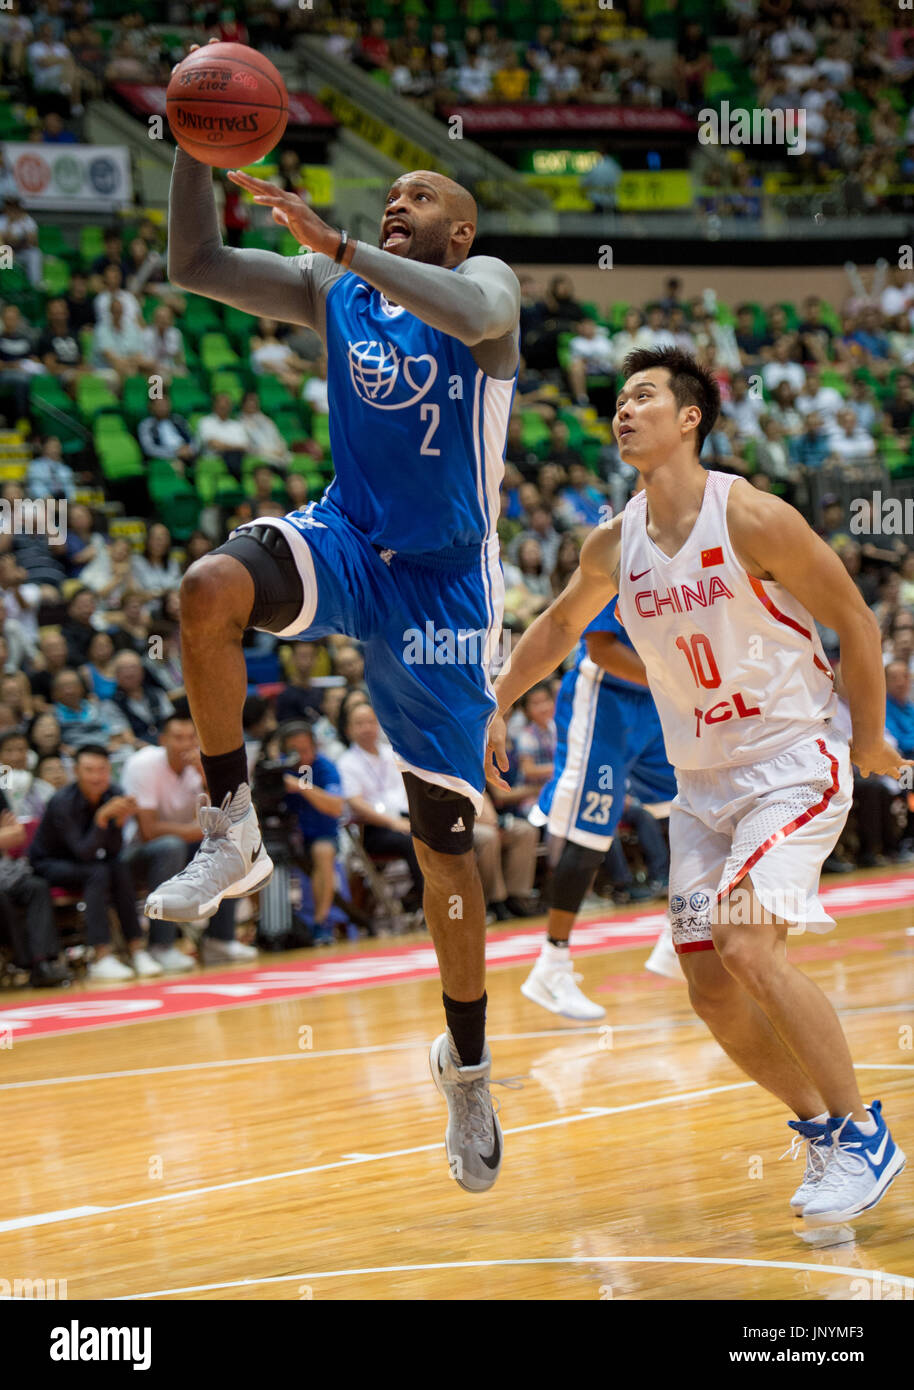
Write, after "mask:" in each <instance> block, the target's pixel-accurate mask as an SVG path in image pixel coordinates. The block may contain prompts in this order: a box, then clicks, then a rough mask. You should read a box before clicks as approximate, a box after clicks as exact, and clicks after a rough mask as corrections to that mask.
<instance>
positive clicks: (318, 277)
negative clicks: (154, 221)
mask: <svg viewBox="0 0 914 1390" xmlns="http://www.w3.org/2000/svg"><path fill="white" fill-rule="evenodd" d="M168 218H169V220H168V277H169V280H170V281H171V282H172V284H174V285H176V286H178V287H179V288H181V289H186V290H191V291H193V292H195V293H198V294H203V295H206V296H208V297H209V298H210V299H217V300H219V301H220V302H221V303H223V304H231V305H233V306H234V307H235V308H236V309H243V310H245V311H246V312H247V313H249V314H255V315H263V316H265V317H268V318H275V319H279V320H281V321H282V322H284V323H304V324H307V325H308V326H309V327H311V328H315V329H317V331H318V332H319V333H320V334H321V336H322V337H326V332H325V328H326V315H325V310H324V301H325V297H326V293H327V290H329V288H330V286H331V285H332V284H333V283H334V281H335V280H336V279H337V278H338V277H339V276H341V275H344V274H346V273H347V272H346V271H345V270H343V269H342V267H341V266H337V265H335V264H334V262H333V261H332V260H331V259H330V257H328V256H324V255H321V254H317V253H315V254H309V255H306V256H295V257H291V256H279V255H277V254H276V253H275V252H273V251H254V250H239V249H237V248H235V247H232V246H224V245H223V244H222V237H221V234H220V231H219V219H218V215H217V212H216V200H215V198H214V196H213V188H212V175H211V173H210V170H209V168H208V166H207V165H205V164H200V163H198V161H197V160H195V159H192V158H191V157H190V155H187V154H185V153H184V151H183V150H180V149H179V150H178V151H177V153H176V155H175V164H174V170H173V172H172V179H171V193H170V197H169V212H168ZM350 268H351V270H352V272H353V273H354V274H357V275H358V276H360V278H361V279H363V280H366V281H367V282H368V283H369V284H370V285H373V286H374V287H375V288H376V289H379V290H381V291H382V292H383V293H384V294H385V295H386V296H387V297H388V298H389V299H390V300H391V302H392V303H395V304H401V305H402V306H403V308H404V309H406V310H408V311H409V312H410V313H412V314H415V315H416V317H417V318H419V319H421V320H422V321H423V323H427V324H428V325H429V326H430V327H431V328H437V329H438V330H440V331H441V332H442V333H448V334H450V335H451V336H452V337H455V338H458V339H459V340H460V341H461V342H463V343H466V344H467V345H468V346H474V345H478V346H479V348H480V349H482V350H481V351H480V352H479V353H478V354H476V353H474V356H478V357H479V359H480V365H481V366H483V368H484V370H486V371H490V372H492V374H493V375H496V376H511V375H513V372H514V369H515V367H516V365H517V334H518V317H519V313H520V286H519V284H518V281H517V276H516V275H515V274H514V272H513V271H512V270H511V269H510V267H509V266H507V265H506V264H505V263H504V261H499V260H496V259H494V258H493V257H491V256H474V257H473V258H472V259H471V260H469V261H465V262H464V263H463V264H462V265H461V266H459V267H458V268H457V270H456V271H452V270H446V269H445V268H444V267H442V266H434V265H424V264H422V263H421V262H419V261H409V260H404V259H402V258H401V257H399V256H393V255H391V254H390V252H388V251H382V250H380V249H379V248H378V247H373V246H366V245H365V243H364V242H359V243H358V245H357V246H356V250H355V254H354V256H353V259H352V264H351V267H350Z"/></svg>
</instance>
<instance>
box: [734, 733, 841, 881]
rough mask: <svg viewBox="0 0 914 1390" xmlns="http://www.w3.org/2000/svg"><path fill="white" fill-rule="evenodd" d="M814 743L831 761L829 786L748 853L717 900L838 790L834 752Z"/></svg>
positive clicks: (819, 740) (812, 815) (817, 813)
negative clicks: (811, 804) (808, 806)
mask: <svg viewBox="0 0 914 1390" xmlns="http://www.w3.org/2000/svg"><path fill="white" fill-rule="evenodd" d="M816 745H817V746H818V748H819V749H820V751H821V752H822V753H824V754H825V756H826V758H828V760H829V762H830V763H831V786H830V787H829V788H828V789H827V790H826V792H825V795H824V796H823V798H822V800H821V801H819V802H817V803H816V805H815V806H812V807H810V809H809V810H808V811H804V812H803V813H802V815H799V816H797V817H796V819H795V820H792V821H791V822H790V824H789V825H785V826H784V828H783V829H782V830H776V831H775V832H774V834H773V835H769V836H768V839H767V840H766V841H765V842H764V844H761V845H759V847H758V849H757V850H755V851H754V853H752V854H750V856H749V858H748V859H747V860H746V862H745V864H744V865H743V867H742V868H741V869H740V871H739V873H737V874H736V875H735V877H734V878H732V879H731V880H730V882H729V883H728V884H727V886H726V887H725V888H722V889H721V890H720V892H719V893H718V895H717V901H718V902H720V900H721V898H723V897H724V896H725V895H726V894H727V893H729V892H730V890H731V889H732V888H733V887H734V885H735V884H737V883H739V881H740V879H741V878H742V877H743V875H744V874H747V873H748V872H749V870H750V869H751V868H752V866H753V865H754V864H757V863H758V861H759V860H760V859H761V857H762V855H763V854H765V853H766V852H767V851H768V850H769V849H771V847H772V845H777V844H780V842H781V840H784V839H786V838H787V836H788V835H792V834H793V832H794V831H795V830H798V829H799V828H800V826H801V825H806V824H807V823H808V822H809V821H811V820H812V819H813V817H814V816H818V815H820V814H821V812H822V811H824V810H825V808H826V806H827V805H828V803H829V802H830V801H831V799H832V797H833V796H834V794H835V792H836V791H837V790H838V759H837V758H836V757H835V756H834V754H832V753H829V751H828V749H827V748H826V747H825V742H824V740H823V739H821V738H817V739H816Z"/></svg>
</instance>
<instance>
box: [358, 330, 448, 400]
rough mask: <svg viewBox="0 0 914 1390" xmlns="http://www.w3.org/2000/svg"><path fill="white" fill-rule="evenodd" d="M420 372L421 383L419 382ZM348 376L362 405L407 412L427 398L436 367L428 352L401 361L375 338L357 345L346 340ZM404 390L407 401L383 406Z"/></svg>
mask: <svg viewBox="0 0 914 1390" xmlns="http://www.w3.org/2000/svg"><path fill="white" fill-rule="evenodd" d="M414 369H415V370H416V375H418V376H419V377H420V380H419V381H418V382H417V381H416V379H415V377H414V375H413V372H414ZM423 370H424V373H425V380H424V381H423V380H421V374H422V372H423ZM349 375H350V377H351V379H352V385H353V387H354V388H355V392H356V395H357V396H358V397H359V400H361V401H364V402H365V404H366V405H373V406H374V407H375V409H376V410H407V409H408V408H409V406H411V405H415V404H416V403H417V402H418V401H421V400H422V398H423V396H427V395H428V393H429V391H430V390H431V389H432V387H433V386H434V384H435V379H436V378H437V376H438V363H437V362H436V361H435V359H434V357H432V355H431V353H428V352H424V353H422V355H421V356H420V357H401V356H400V354H399V352H398V351H397V349H396V348H395V347H394V345H393V343H391V342H383V341H380V340H378V339H375V338H372V339H363V340H362V341H361V342H358V343H353V342H352V341H351V340H350V342H349ZM398 388H399V390H398ZM404 388H405V389H406V390H409V391H410V392H411V393H412V394H411V395H410V396H409V397H408V399H406V400H393V401H390V404H384V402H387V401H388V400H389V398H390V397H391V396H394V395H402V392H403V390H404Z"/></svg>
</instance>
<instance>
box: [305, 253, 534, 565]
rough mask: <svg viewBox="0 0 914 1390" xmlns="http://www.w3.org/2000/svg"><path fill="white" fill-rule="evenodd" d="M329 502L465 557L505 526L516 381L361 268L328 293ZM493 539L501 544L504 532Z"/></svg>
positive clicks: (401, 540) (407, 546)
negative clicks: (491, 371) (481, 361)
mask: <svg viewBox="0 0 914 1390" xmlns="http://www.w3.org/2000/svg"><path fill="white" fill-rule="evenodd" d="M326 309H327V334H326V339H327V361H328V373H327V376H328V383H329V386H328V389H329V397H330V403H331V404H330V448H331V451H332V454H333V465H334V470H335V473H336V476H335V478H334V479H333V482H332V483H331V484H330V486H329V488H328V489H327V492H326V494H325V496H326V498H327V500H328V501H329V502H330V503H333V504H335V506H336V507H338V508H339V510H340V511H342V512H343V513H344V515H345V516H346V517H347V518H348V519H349V520H350V521H351V522H352V524H353V525H354V526H355V527H356V528H357V529H358V530H359V531H361V532H362V533H363V534H364V535H365V536H366V537H367V539H368V540H369V541H370V542H371V543H372V544H373V545H377V546H381V547H383V548H385V549H390V550H393V551H396V552H398V553H400V554H403V555H410V554H428V553H429V552H432V551H434V552H436V553H437V554H438V555H439V557H441V558H442V559H447V558H448V557H449V556H451V555H452V554H453V556H454V558H459V559H466V558H467V557H468V554H469V553H470V552H471V551H474V550H475V551H476V552H477V553H478V552H479V551H480V548H481V546H482V545H483V543H484V542H485V541H487V540H489V539H491V538H494V537H495V534H496V532H495V527H496V524H497V521H498V514H499V506H500V503H499V488H500V485H501V480H502V476H503V472H504V454H505V444H506V440H507V431H508V419H509V416H510V414H511V402H512V398H513V395H514V388H515V384H516V379H517V378H516V373H515V376H514V377H513V378H512V379H511V380H507V381H500V380H498V379H497V378H495V377H491V376H487V375H486V373H485V372H483V371H482V370H481V368H480V367H478V366H477V365H476V362H475V360H474V358H473V354H472V352H471V351H470V349H469V348H468V347H466V346H465V345H464V344H463V343H461V342H460V341H459V340H458V339H457V338H454V337H451V336H450V335H449V334H446V333H442V332H441V331H440V330H439V329H435V328H430V327H429V326H428V325H427V324H425V323H423V322H422V321H421V320H420V319H418V318H416V317H415V315H414V314H411V313H409V312H408V311H407V310H405V309H403V308H402V307H400V306H396V305H392V304H390V303H388V301H387V299H386V298H385V296H384V295H383V294H382V293H381V291H380V290H376V289H374V288H373V287H372V286H371V285H368V284H366V283H365V281H364V280H362V279H360V278H359V276H357V275H355V274H349V275H344V276H342V277H341V278H340V279H339V280H337V281H336V283H335V284H334V285H333V286H332V287H331V289H330V290H329V292H328V295H327V303H326ZM493 544H495V542H494V539H493Z"/></svg>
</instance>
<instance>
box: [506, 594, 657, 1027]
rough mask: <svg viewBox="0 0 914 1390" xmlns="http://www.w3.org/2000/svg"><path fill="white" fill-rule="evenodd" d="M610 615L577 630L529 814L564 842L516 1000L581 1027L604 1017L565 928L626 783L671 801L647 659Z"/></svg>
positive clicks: (612, 828) (607, 838) (606, 839)
mask: <svg viewBox="0 0 914 1390" xmlns="http://www.w3.org/2000/svg"><path fill="white" fill-rule="evenodd" d="M615 609H616V600H615V599H613V600H612V601H611V602H610V603H608V604H607V606H606V607H605V608H604V609H603V611H602V613H598V614H597V616H596V618H594V620H593V622H591V623H589V624H588V626H587V627H586V628H585V629H584V633H583V636H582V638H581V642H580V646H579V649H578V659H577V661H576V663H575V666H574V669H573V670H571V671H569V672H567V674H566V675H565V676H564V677H563V679H562V684H561V688H560V690H559V696H558V701H557V703H556V710H555V723H556V729H557V733H558V742H557V747H556V754H555V772H554V775H553V777H552V779H551V781H549V782H547V783H546V785H545V787H544V788H543V790H542V791H541V792H540V798H539V802H538V804H537V805H536V806H535V807H534V809H533V811H532V812H531V813H530V819H531V820H532V821H533V822H534V824H537V823H539V824H541V825H546V826H547V828H548V830H549V834H550V836H551V837H552V839H553V840H555V841H558V842H562V841H564V843H563V844H562V848H561V852H560V854H559V858H558V862H557V863H556V866H555V871H554V874H553V877H552V904H551V907H550V911H549V921H548V923H547V925H546V940H545V942H544V943H543V948H542V950H541V952H540V956H539V959H538V960H537V962H536V964H535V965H534V967H533V969H532V971H531V972H530V974H529V976H528V977H527V979H526V980H525V981H524V983H523V984H522V985H521V993H522V994H524V995H525V996H526V997H527V998H528V999H530V1000H532V1001H533V1003H535V1004H541V1005H542V1007H543V1008H544V1009H548V1010H549V1012H550V1013H554V1014H561V1015H562V1017H564V1018H573V1019H576V1020H579V1021H585V1020H592V1019H597V1018H602V1017H603V1015H604V1014H605V1013H606V1010H605V1009H604V1008H602V1006H601V1005H599V1004H595V1003H594V1002H593V1001H592V1000H590V999H588V998H587V996H586V995H585V994H584V993H583V991H582V990H581V989H580V988H579V986H578V984H577V981H576V979H575V976H574V972H573V971H572V968H571V952H570V949H569V940H570V937H571V929H572V927H573V926H574V923H575V919H576V918H577V915H578V913H579V911H580V909H581V903H582V902H583V901H584V898H585V897H586V896H587V893H588V892H589V891H590V887H591V884H592V883H593V880H594V877H595V875H596V872H597V869H598V868H599V867H600V864H601V863H602V860H603V857H604V855H605V854H606V851H607V850H608V849H609V847H610V845H611V844H612V840H613V836H614V835H615V833H616V830H617V828H618V825H619V821H620V820H621V819H622V812H623V809H624V806H625V792H626V788H627V785H628V784H629V781H630V780H631V781H633V782H635V783H636V785H637V787H638V792H639V794H640V796H641V798H642V799H645V800H647V801H649V802H651V803H656V802H668V801H672V799H673V797H674V796H675V795H676V778H675V774H674V772H673V769H672V768H671V767H670V764H669V762H668V761H667V756H666V751H665V749H664V746H663V731H662V729H661V728H660V719H659V717H658V715H657V709H656V706H655V705H654V701H653V700H652V698H651V694H650V691H649V690H648V688H647V676H646V675H645V670H644V662H643V661H642V660H641V658H640V657H639V656H638V653H637V652H636V651H635V650H634V648H633V646H632V644H631V642H630V641H629V639H628V637H627V636H626V633H625V629H624V627H623V626H622V624H621V623H620V622H619V620H618V618H617V617H616V613H615ZM672 963H673V966H674V967H675V970H676V973H677V975H678V976H679V978H680V979H681V978H682V972H681V970H680V968H679V965H678V963H677V962H676V961H675V959H674V960H673V962H672Z"/></svg>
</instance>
